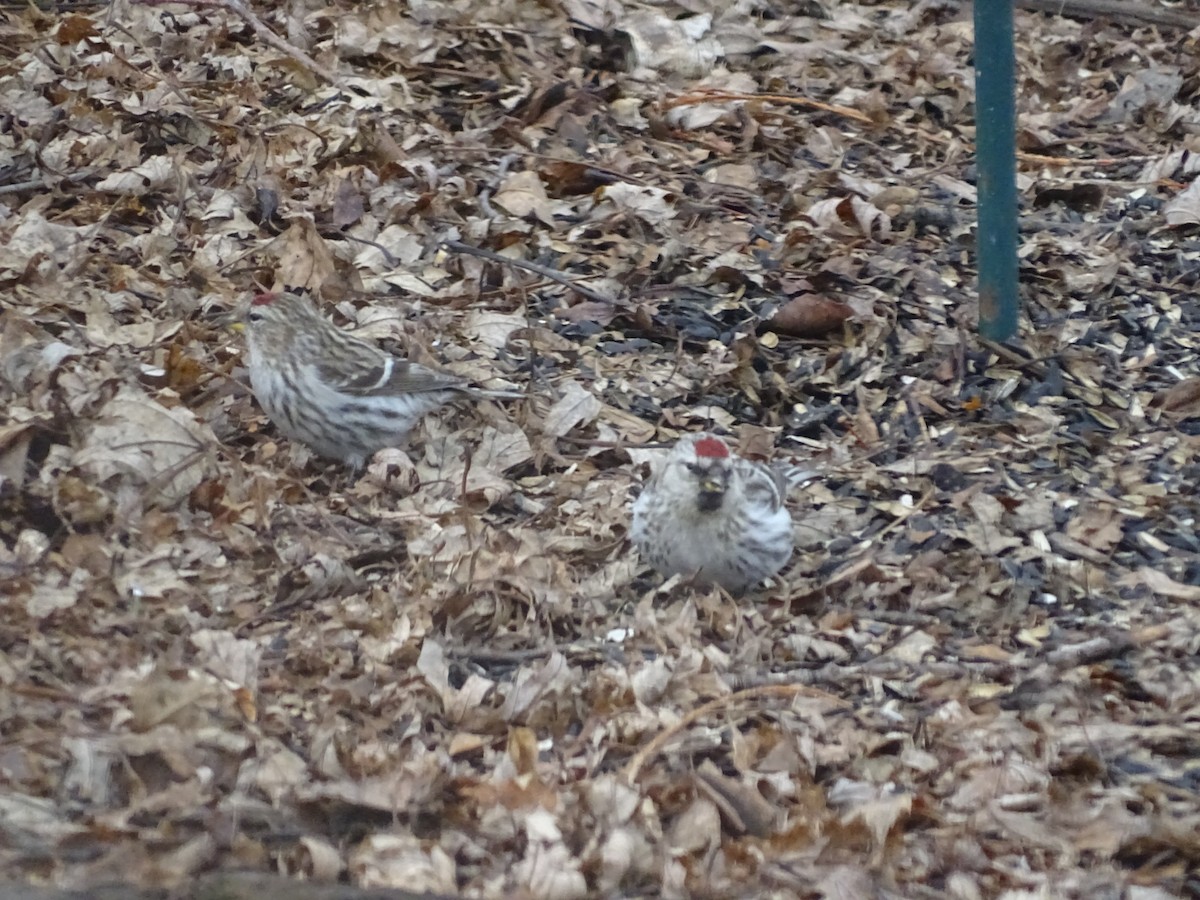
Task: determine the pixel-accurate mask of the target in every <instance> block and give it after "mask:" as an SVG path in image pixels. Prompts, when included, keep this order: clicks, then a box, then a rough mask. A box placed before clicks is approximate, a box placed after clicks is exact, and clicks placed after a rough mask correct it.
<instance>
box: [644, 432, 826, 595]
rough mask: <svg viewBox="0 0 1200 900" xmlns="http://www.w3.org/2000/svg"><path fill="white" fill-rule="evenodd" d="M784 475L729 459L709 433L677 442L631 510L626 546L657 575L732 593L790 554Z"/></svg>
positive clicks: (802, 475)
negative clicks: (630, 543)
mask: <svg viewBox="0 0 1200 900" xmlns="http://www.w3.org/2000/svg"><path fill="white" fill-rule="evenodd" d="M810 474H811V473H808V472H799V471H798V470H797V471H794V472H792V473H789V472H787V471H785V470H784V469H781V468H779V467H777V466H773V465H768V464H766V463H758V462H752V461H751V460H748V459H743V458H741V457H740V456H735V455H734V454H732V453H730V452H729V446H728V445H727V444H726V443H725V442H724V441H723V440H721V439H720V438H719V437H717V436H715V435H712V434H695V435H688V436H687V437H684V438H682V439H681V440H680V441H679V443H677V444H676V445H675V446H674V447H673V448H672V449H671V451H670V453H669V454H667V458H666V459H665V460H664V461H663V463H662V465H661V466H660V467H659V468H658V469H657V470H656V471H655V472H654V474H653V475H652V476H651V478H650V480H649V482H648V483H647V485H646V486H645V488H643V490H642V493H641V494H640V495H639V496H638V498H637V500H636V501H635V502H634V504H633V529H632V532H631V534H632V537H633V543H634V545H635V546H636V547H637V548H638V552H639V553H640V554H641V555H642V558H643V559H644V560H645V561H646V562H648V563H649V564H650V565H652V566H653V567H654V568H655V569H657V570H658V571H659V572H661V573H662V574H664V575H675V574H681V575H691V576H695V577H696V579H697V581H699V582H701V583H704V584H719V585H720V586H721V587H723V588H725V589H726V590H727V591H729V592H730V593H740V592H742V591H745V590H746V589H747V588H750V587H753V586H754V585H756V584H758V583H759V582H760V581H762V580H763V579H764V578H767V577H768V576H771V575H774V574H775V573H776V572H778V571H779V570H780V569H782V568H783V567H784V566H785V565H786V564H787V561H788V560H789V559H790V558H791V555H792V546H793V537H792V516H791V514H790V513H789V512H788V510H787V508H786V507H785V506H784V501H785V500H786V499H787V494H788V489H789V487H790V486H791V485H792V484H793V483H799V482H800V481H802V480H805V479H806V478H807V477H809V475H810Z"/></svg>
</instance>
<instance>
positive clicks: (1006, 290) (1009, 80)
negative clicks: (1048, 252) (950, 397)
mask: <svg viewBox="0 0 1200 900" xmlns="http://www.w3.org/2000/svg"><path fill="white" fill-rule="evenodd" d="M1014 57H1015V54H1014V52H1013V3H1012V0H975V147H976V164H977V169H978V173H979V181H978V189H979V222H978V230H977V235H976V238H977V243H978V251H979V333H980V334H982V335H983V336H984V337H986V338H990V339H991V340H994V341H1003V340H1007V339H1008V338H1010V337H1012V336H1013V335H1014V334H1016V331H1017V141H1016V122H1017V115H1016V104H1015V101H1014V98H1013V94H1014V91H1015V75H1016V73H1015V68H1016V67H1015V64H1014Z"/></svg>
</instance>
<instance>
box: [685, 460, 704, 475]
mask: <svg viewBox="0 0 1200 900" xmlns="http://www.w3.org/2000/svg"><path fill="white" fill-rule="evenodd" d="M684 465H686V466H687V467H688V471H689V472H693V473H695V474H697V475H699V474H700V472H701V467H700V463H694V462H690V463H684Z"/></svg>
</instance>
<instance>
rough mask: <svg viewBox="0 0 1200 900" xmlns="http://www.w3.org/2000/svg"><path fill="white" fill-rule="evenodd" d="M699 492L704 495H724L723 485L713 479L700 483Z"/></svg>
mask: <svg viewBox="0 0 1200 900" xmlns="http://www.w3.org/2000/svg"><path fill="white" fill-rule="evenodd" d="M700 490H701V491H703V492H704V493H706V494H723V493H725V485H723V484H721V482H719V481H718V480H717V479H715V478H705V479H704V480H703V481H701V482H700Z"/></svg>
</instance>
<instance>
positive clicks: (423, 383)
mask: <svg viewBox="0 0 1200 900" xmlns="http://www.w3.org/2000/svg"><path fill="white" fill-rule="evenodd" d="M354 349H355V351H356V352H354V353H352V354H351V353H346V354H345V355H344V356H339V357H337V358H334V359H325V360H321V361H320V362H318V363H317V370H318V371H319V372H320V374H321V378H322V379H324V380H325V381H326V382H327V383H328V384H329V386H330V387H332V388H335V389H336V390H339V391H341V392H342V393H345V394H354V395H356V396H359V397H370V396H390V395H395V394H420V393H426V392H428V391H447V390H455V389H457V388H461V387H462V386H463V384H464V382H463V380H462V379H461V378H458V377H456V376H454V375H446V374H443V373H441V372H435V371H434V370H433V369H427V368H426V367H425V366H422V365H419V364H417V363H410V362H408V361H406V360H403V359H397V358H394V357H391V356H388V355H387V354H386V353H384V352H383V351H380V350H376V349H375V348H374V347H371V346H369V345H363V346H362V347H361V348H360V347H355V348H354ZM367 351H372V352H370V353H368V352H367Z"/></svg>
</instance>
